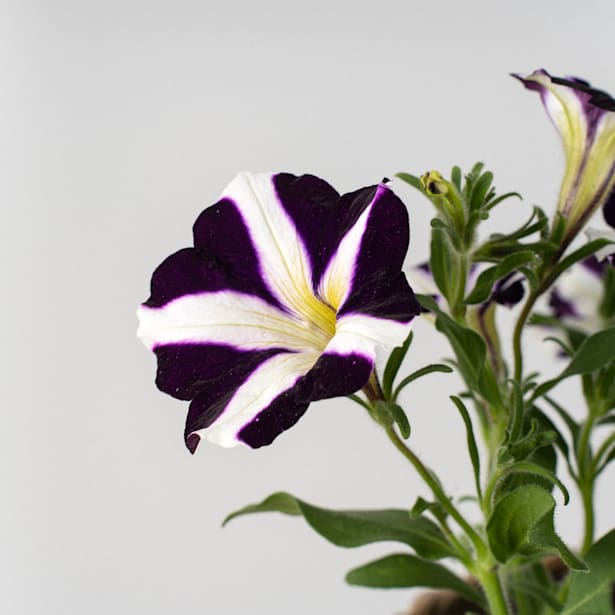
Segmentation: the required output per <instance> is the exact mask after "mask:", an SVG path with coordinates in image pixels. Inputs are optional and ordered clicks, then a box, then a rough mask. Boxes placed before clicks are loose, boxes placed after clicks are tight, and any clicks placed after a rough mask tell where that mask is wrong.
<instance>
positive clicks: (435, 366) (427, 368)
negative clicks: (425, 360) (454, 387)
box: [393, 363, 453, 401]
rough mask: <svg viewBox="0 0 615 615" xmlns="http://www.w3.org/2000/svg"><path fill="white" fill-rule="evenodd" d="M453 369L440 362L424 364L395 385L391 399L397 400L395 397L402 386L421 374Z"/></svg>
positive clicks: (421, 375)
mask: <svg viewBox="0 0 615 615" xmlns="http://www.w3.org/2000/svg"><path fill="white" fill-rule="evenodd" d="M452 371H453V369H452V368H451V367H449V366H448V365H443V364H442V363H432V364H431V365H426V366H425V367H421V368H420V369H417V370H416V371H415V372H412V373H411V374H410V375H409V376H406V377H405V378H404V379H403V380H402V381H401V382H400V383H399V384H398V385H397V386H396V387H395V391H394V393H393V401H395V400H397V397H398V396H399V394H400V393H401V392H402V390H403V389H404V388H406V387H407V386H408V385H409V384H410V383H411V382H414V381H415V380H417V379H418V378H422V377H423V376H427V374H433V373H436V372H437V373H440V374H450V373H452Z"/></svg>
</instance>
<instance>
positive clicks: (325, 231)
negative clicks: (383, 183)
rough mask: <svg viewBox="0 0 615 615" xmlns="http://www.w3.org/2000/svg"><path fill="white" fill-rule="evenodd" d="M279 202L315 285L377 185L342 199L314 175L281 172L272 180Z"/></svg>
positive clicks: (366, 205)
mask: <svg viewBox="0 0 615 615" xmlns="http://www.w3.org/2000/svg"><path fill="white" fill-rule="evenodd" d="M273 182H274V186H275V190H276V193H277V195H278V198H279V199H280V203H281V204H282V207H283V208H284V210H285V211H286V212H287V213H288V215H289V216H290V217H291V219H292V221H293V223H294V224H295V227H296V228H297V231H298V233H299V235H300V237H301V239H302V241H303V243H304V245H305V247H306V248H307V251H308V254H309V257H310V263H311V265H312V283H313V285H314V288H318V282H319V281H320V278H321V276H322V274H323V272H324V270H325V267H326V266H327V264H328V262H329V260H330V259H331V256H332V255H333V253H334V252H335V250H336V248H337V246H338V245H339V243H340V241H341V240H342V237H343V236H344V235H345V234H346V233H347V232H348V230H349V229H350V228H351V227H352V226H353V225H354V224H355V223H356V221H357V220H358V219H359V217H360V215H361V214H362V213H363V211H364V210H365V208H366V207H368V206H369V204H370V203H371V202H372V199H373V198H374V195H375V194H376V189H377V187H376V186H371V187H368V188H362V189H360V190H357V191H356V192H351V193H349V194H345V195H343V196H342V197H340V195H339V194H338V193H337V192H336V191H335V190H334V189H333V188H332V187H331V186H330V185H329V184H328V183H327V182H325V181H323V180H322V179H319V178H318V177H314V176H313V175H302V176H300V177H296V176H295V175H290V174H289V173H280V174H278V175H276V176H275V177H274V179H273Z"/></svg>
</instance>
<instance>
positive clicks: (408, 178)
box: [395, 173, 425, 193]
mask: <svg viewBox="0 0 615 615" xmlns="http://www.w3.org/2000/svg"><path fill="white" fill-rule="evenodd" d="M395 177H399V179H401V180H402V181H405V182H406V183H407V184H410V185H411V186H412V187H413V188H416V189H417V190H418V191H419V192H423V193H424V192H425V191H424V190H423V186H422V184H421V180H420V178H418V177H415V176H414V175H410V173H395Z"/></svg>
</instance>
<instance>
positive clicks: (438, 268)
mask: <svg viewBox="0 0 615 615" xmlns="http://www.w3.org/2000/svg"><path fill="white" fill-rule="evenodd" d="M429 269H430V271H431V275H432V276H433V280H434V282H435V284H436V286H437V288H438V290H439V291H440V292H441V293H442V296H443V297H444V298H445V299H446V300H447V301H451V299H452V296H451V295H452V293H453V281H452V280H451V273H452V272H453V269H454V267H453V247H452V246H451V243H450V240H449V236H448V233H447V232H446V230H444V229H443V228H432V230H431V256H430V258H429Z"/></svg>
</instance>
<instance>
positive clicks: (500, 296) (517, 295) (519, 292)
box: [491, 273, 525, 307]
mask: <svg viewBox="0 0 615 615" xmlns="http://www.w3.org/2000/svg"><path fill="white" fill-rule="evenodd" d="M524 294H525V289H524V287H523V281H522V280H521V279H520V278H519V276H518V274H515V273H511V274H509V275H507V276H506V277H504V278H502V279H501V280H498V281H497V282H496V283H495V285H494V287H493V292H492V294H491V301H495V302H496V303H499V304H500V305H505V306H507V307H512V306H513V305H517V303H519V301H521V299H523V295H524Z"/></svg>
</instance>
